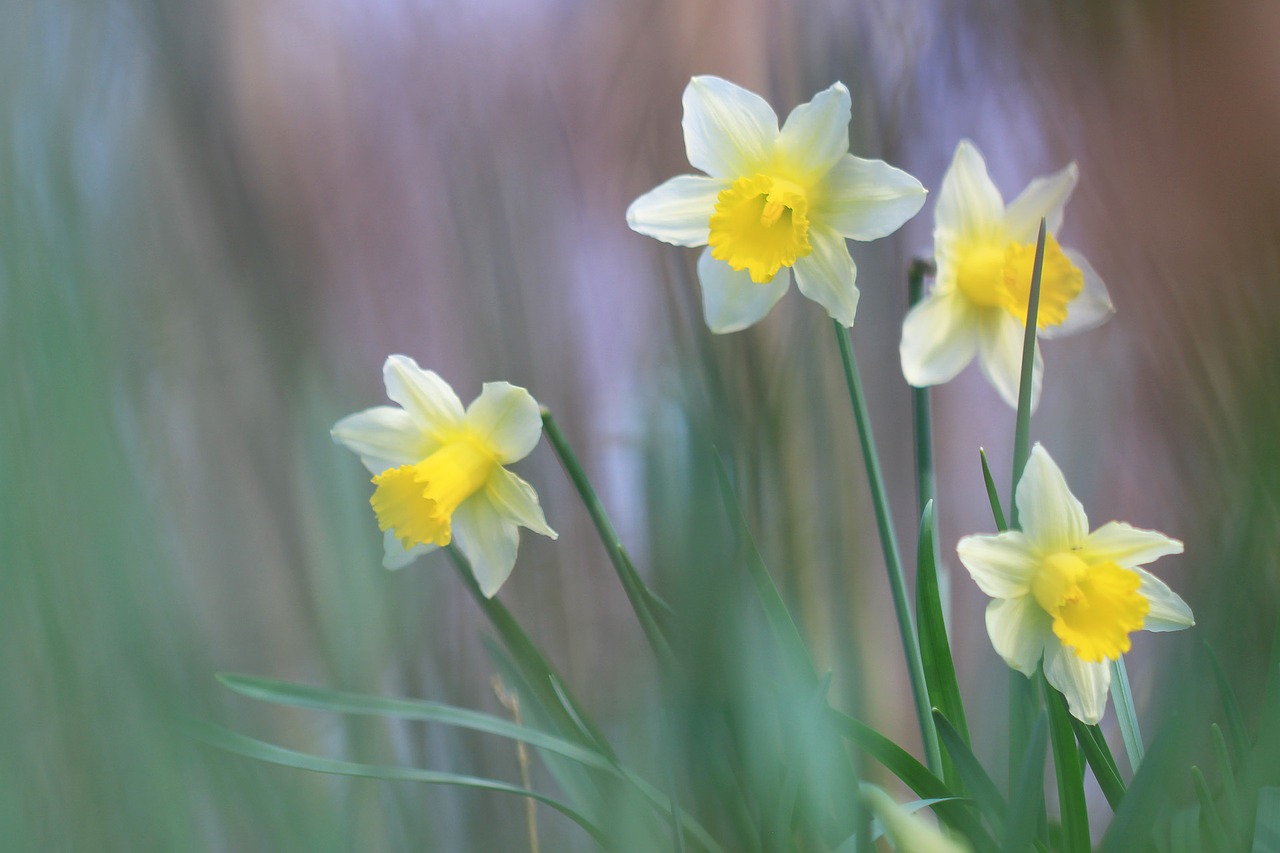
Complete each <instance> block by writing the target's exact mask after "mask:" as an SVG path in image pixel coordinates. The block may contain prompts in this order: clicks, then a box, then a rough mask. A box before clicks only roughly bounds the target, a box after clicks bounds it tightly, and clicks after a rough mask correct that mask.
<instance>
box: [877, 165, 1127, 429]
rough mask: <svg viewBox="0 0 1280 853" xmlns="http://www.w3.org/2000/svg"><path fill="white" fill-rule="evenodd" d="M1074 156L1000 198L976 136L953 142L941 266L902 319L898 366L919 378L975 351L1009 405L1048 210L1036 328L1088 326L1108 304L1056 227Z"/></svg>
mask: <svg viewBox="0 0 1280 853" xmlns="http://www.w3.org/2000/svg"><path fill="white" fill-rule="evenodd" d="M1077 176H1078V171H1077V169H1076V165H1075V163H1072V164H1070V165H1068V166H1067V167H1066V168H1065V169H1063V170H1062V171H1060V172H1057V173H1056V174H1053V175H1047V176H1044V177H1040V178H1036V179H1035V180H1033V181H1032V182H1031V183H1030V184H1029V185H1028V186H1027V188H1026V189H1025V190H1023V191H1022V194H1021V195H1019V196H1018V197H1017V198H1016V199H1014V201H1013V203H1012V204H1010V205H1008V206H1007V207H1006V206H1005V203H1004V199H1003V198H1002V197H1001V196H1000V190H998V189H996V185H995V184H994V183H992V182H991V178H990V177H989V176H988V175H987V164H986V163H985V162H984V161H983V159H982V154H980V153H979V152H978V149H977V148H976V147H975V146H974V144H973V143H972V142H969V141H968V140H963V141H961V142H960V144H959V145H958V146H956V153H955V157H954V158H953V159H952V161H951V166H950V168H948V169H947V173H946V175H945V176H943V179H942V189H941V190H940V191H939V193H938V206H937V209H936V210H935V212H934V231H933V252H934V260H935V262H936V264H937V275H936V278H935V279H934V284H933V288H932V290H931V292H930V293H929V295H928V296H926V297H925V298H924V299H923V300H921V301H920V303H919V304H918V305H916V306H915V307H914V308H912V309H911V311H910V312H909V313H908V314H907V317H906V320H905V322H904V323H903V327H902V345H901V348H900V352H901V356H902V372H903V374H904V375H905V376H906V378H907V381H908V382H909V383H911V384H912V385H914V386H916V387H917V388H922V387H924V386H927V385H939V384H941V383H943V382H948V381H950V380H951V379H953V378H955V376H956V374H958V373H959V372H960V371H961V370H963V369H964V368H965V366H966V365H967V364H968V363H969V362H970V361H972V360H973V357H974V355H975V354H976V355H977V356H978V362H979V364H981V365H982V372H983V373H984V374H986V376H987V379H989V380H990V381H991V384H992V385H994V386H995V387H996V390H997V391H999V392H1000V396H1001V397H1003V398H1004V399H1005V400H1006V401H1007V402H1008V403H1009V405H1011V406H1016V405H1017V404H1018V383H1019V378H1020V376H1021V374H1022V339H1023V334H1024V331H1023V330H1024V329H1025V327H1026V318H1027V303H1028V301H1029V299H1030V295H1031V273H1032V267H1033V265H1034V262H1035V253H1036V235H1037V233H1038V232H1039V229H1040V219H1041V218H1042V217H1043V218H1044V219H1045V220H1046V225H1047V231H1048V237H1047V239H1046V241H1045V252H1044V266H1043V270H1042V273H1041V278H1040V304H1039V308H1038V310H1037V315H1036V326H1037V328H1038V330H1039V332H1038V334H1039V336H1040V337H1042V338H1054V337H1061V336H1063V335H1069V334H1074V333H1075V332H1081V331H1084V330H1086V329H1091V328H1093V327H1095V326H1097V325H1099V324H1100V323H1102V322H1103V321H1104V320H1106V319H1107V317H1109V316H1110V315H1111V313H1112V311H1113V310H1114V309H1113V308H1112V306H1111V297H1110V296H1109V295H1108V294H1107V288H1106V285H1104V284H1103V283H1102V279H1101V278H1100V277H1099V276H1098V274H1097V273H1096V272H1094V270H1093V267H1091V266H1090V265H1089V262H1088V261H1087V260H1085V258H1084V256H1083V255H1081V254H1080V253H1079V252H1076V251H1074V250H1072V249H1066V248H1063V247H1062V246H1061V245H1060V244H1059V243H1058V240H1057V237H1056V236H1055V235H1056V234H1057V232H1058V230H1059V229H1060V228H1061V227H1062V212H1063V208H1064V207H1065V206H1066V204H1067V200H1068V199H1069V198H1070V197H1071V192H1072V190H1074V189H1075V186H1076V178H1077ZM1043 369H1044V364H1043V361H1042V359H1041V357H1040V347H1039V344H1037V345H1036V352H1035V369H1034V371H1033V373H1032V391H1031V399H1032V405H1033V406H1034V405H1035V403H1036V401H1038V399H1039V396H1040V377H1041V373H1042V372H1043Z"/></svg>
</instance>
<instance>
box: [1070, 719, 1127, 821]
mask: <svg viewBox="0 0 1280 853" xmlns="http://www.w3.org/2000/svg"><path fill="white" fill-rule="evenodd" d="M1071 727H1072V728H1073V729H1075V733H1076V740H1077V741H1079V742H1080V747H1081V749H1083V750H1084V757H1085V760H1086V761H1088V762H1089V767H1090V768H1091V769H1092V770H1093V778H1095V779H1097V780H1098V787H1099V788H1101V789H1102V795H1103V796H1104V797H1106V798H1107V804H1108V805H1109V806H1111V810H1112V811H1115V810H1116V809H1118V808H1120V803H1121V802H1122V801H1123V800H1124V779H1122V778H1121V777H1120V768H1118V767H1117V766H1116V760H1115V757H1114V756H1112V755H1111V747H1109V746H1107V741H1106V738H1104V737H1103V735H1102V730H1101V729H1099V728H1098V727H1097V726H1087V725H1085V724H1084V723H1082V722H1080V721H1079V720H1077V719H1076V718H1075V717H1072V718H1071Z"/></svg>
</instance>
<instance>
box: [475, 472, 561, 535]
mask: <svg viewBox="0 0 1280 853" xmlns="http://www.w3.org/2000/svg"><path fill="white" fill-rule="evenodd" d="M487 489H488V495H489V500H490V501H492V502H493V505H494V506H495V507H496V508H497V509H498V510H499V511H500V512H501V513H502V514H503V515H505V516H506V517H507V519H508V520H509V521H513V522H515V523H516V524H519V525H520V526H521V527H527V528H529V529H530V530H532V531H533V532H534V533H541V534H542V535H543V536H548V537H550V538H552V539H557V538H559V536H560V534H558V533H556V532H555V531H554V530H552V529H551V527H550V525H548V524H547V519H546V516H544V515H543V514H542V507H541V505H539V504H538V493H537V492H535V491H534V490H533V486H530V485H529V484H528V483H526V482H525V481H524V480H522V479H520V478H519V477H518V476H516V475H515V474H513V473H511V472H510V471H508V470H507V469H506V468H499V469H498V470H497V471H495V472H494V473H493V475H492V476H491V477H490V478H489V485H488V487H487Z"/></svg>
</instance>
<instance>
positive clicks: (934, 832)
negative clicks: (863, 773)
mask: <svg viewBox="0 0 1280 853" xmlns="http://www.w3.org/2000/svg"><path fill="white" fill-rule="evenodd" d="M862 799H863V800H865V801H866V803H867V805H869V806H870V807H871V811H872V812H874V813H875V816H876V818H878V819H879V821H880V825H881V826H882V827H884V834H885V835H887V836H889V840H890V841H891V842H893V849H894V850H896V851H897V853H970V849H969V845H967V844H965V843H964V842H963V841H961V840H960V839H958V838H956V837H955V836H953V835H950V834H948V833H946V832H944V831H943V830H941V829H939V828H938V827H935V826H932V825H930V824H929V823H927V822H925V820H924V819H923V818H921V817H919V816H918V815H916V814H913V813H912V812H911V811H908V810H907V808H906V807H905V806H901V805H899V804H898V803H897V801H895V800H894V799H893V797H890V796H889V795H888V794H886V793H885V792H884V791H882V790H880V789H879V788H877V787H875V786H874V785H863V786H862ZM842 849H843V848H842Z"/></svg>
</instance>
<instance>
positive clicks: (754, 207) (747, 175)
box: [627, 77, 925, 332]
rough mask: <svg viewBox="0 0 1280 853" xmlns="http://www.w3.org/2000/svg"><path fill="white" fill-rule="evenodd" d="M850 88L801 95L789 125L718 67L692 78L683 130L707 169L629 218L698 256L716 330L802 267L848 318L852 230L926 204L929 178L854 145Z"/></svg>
mask: <svg viewBox="0 0 1280 853" xmlns="http://www.w3.org/2000/svg"><path fill="white" fill-rule="evenodd" d="M850 113H851V105H850V99H849V90H848V89H846V88H845V87H844V85H843V84H841V83H836V84H834V85H833V86H831V87H830V88H828V89H826V90H825V91H822V92H819V93H818V94H817V95H816V96H815V97H814V98H813V100H812V101H810V102H809V103H807V104H803V105H801V106H799V107H796V109H795V110H793V111H792V113H791V115H790V116H788V117H787V120H786V122H785V123H784V124H783V125H782V128H781V130H779V128H778V117H777V115H776V114H775V113H774V111H773V109H772V108H771V107H770V106H769V104H768V103H766V102H765V101H764V99H763V98H761V97H760V96H759V95H756V94H753V93H751V92H748V91H747V90H746V89H743V88H741V87H739V86H735V85H734V84H733V83H730V82H728V81H726V80H721V79H720V78H719V77H694V78H693V79H692V80H690V81H689V85H688V86H687V87H686V88H685V90H684V121H683V127H684V142H685V150H686V152H687V154H688V157H689V163H690V164H691V165H692V166H693V167H694V168H695V169H701V170H702V171H703V172H705V173H706V174H704V175H680V176H679V177H675V178H672V179H671V180H669V181H667V182H666V183H664V184H661V185H660V186H658V187H657V188H656V189H654V190H651V191H650V192H648V193H645V194H644V195H642V196H640V198H638V199H636V200H635V201H634V202H633V203H632V204H631V207H630V208H628V209H627V224H628V225H630V226H631V227H632V228H633V229H634V230H636V231H638V232H640V233H641V234H647V235H648V236H650V237H655V238H657V239H659V240H662V241H664V242H667V243H672V244H674V245H677V246H706V247H707V248H706V249H705V250H704V251H703V252H702V255H701V257H699V258H698V280H699V282H701V284H702V307H703V311H704V314H705V316H706V320H707V325H708V326H709V327H710V328H711V331H713V332H736V331H738V330H740V329H745V328H746V327H748V326H750V325H752V324H753V323H755V322H756V321H757V320H759V319H760V318H762V317H764V315H765V314H767V313H769V309H771V308H772V307H773V306H774V304H775V303H776V302H777V301H778V300H779V299H780V298H782V294H783V293H785V292H786V291H787V287H788V286H789V285H790V282H791V271H792V270H793V269H794V270H795V276H796V284H797V286H798V287H799V288H800V292H801V293H803V294H804V295H805V296H807V297H809V298H810V299H812V300H814V301H815V302H817V303H819V304H820V305H822V307H823V308H825V309H826V310H827V313H829V314H830V315H831V316H832V317H834V318H835V319H836V320H838V321H840V323H842V324H844V325H845V326H852V325H853V317H854V313H855V311H856V310H857V307H858V288H857V286H856V285H855V284H854V279H855V278H856V276H857V268H856V267H855V266H854V263H853V258H851V257H850V256H849V249H848V247H847V246H846V245H845V238H846V237H848V238H851V239H854V240H874V239H876V238H879V237H884V236H886V235H888V234H892V233H893V232H894V231H896V230H898V228H899V227H900V226H901V225H902V223H904V222H906V221H907V220H908V219H910V218H911V217H912V216H915V214H916V213H917V212H918V211H919V210H920V207H921V206H922V205H923V204H924V196H925V190H924V187H922V186H921V185H920V182H919V181H917V180H916V179H915V178H913V177H911V176H910V175H908V174H907V173H906V172H903V171H901V170H899V169H895V168H894V167H892V166H889V165H887V164H886V163H883V162H881V161H880V160H863V159H861V158H859V157H854V156H853V155H852V154H850V153H849V117H850Z"/></svg>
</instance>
